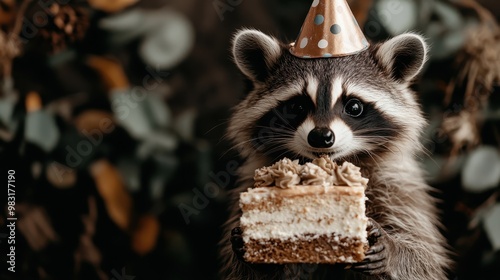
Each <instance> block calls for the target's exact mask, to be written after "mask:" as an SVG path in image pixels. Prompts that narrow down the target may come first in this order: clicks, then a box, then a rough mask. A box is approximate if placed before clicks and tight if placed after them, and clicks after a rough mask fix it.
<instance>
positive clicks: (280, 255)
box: [244, 234, 366, 264]
mask: <svg viewBox="0 0 500 280" xmlns="http://www.w3.org/2000/svg"><path fill="white" fill-rule="evenodd" d="M305 237H306V239H301V237H297V238H294V240H293V241H292V240H282V239H268V240H261V239H259V240H255V239H249V240H248V241H246V242H245V250H246V251H245V255H244V259H245V261H247V262H250V263H276V264H285V263H355V262H360V261H362V260H363V259H364V251H365V249H366V247H365V246H366V245H365V244H366V243H364V242H363V241H362V240H360V239H359V238H356V237H352V238H351V237H339V236H338V235H331V234H330V235H319V236H312V235H306V236H305Z"/></svg>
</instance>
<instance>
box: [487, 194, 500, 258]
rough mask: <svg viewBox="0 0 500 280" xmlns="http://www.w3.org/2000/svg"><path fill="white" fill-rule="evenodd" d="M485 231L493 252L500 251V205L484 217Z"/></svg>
mask: <svg viewBox="0 0 500 280" xmlns="http://www.w3.org/2000/svg"><path fill="white" fill-rule="evenodd" d="M483 222H484V229H485V231H486V235H487V236H488V238H489V239H490V242H491V245H492V246H493V250H495V251H496V250H499V249H500V203H497V204H496V205H495V206H493V207H492V208H491V209H490V210H489V211H488V213H487V214H486V215H485V217H484V221H483Z"/></svg>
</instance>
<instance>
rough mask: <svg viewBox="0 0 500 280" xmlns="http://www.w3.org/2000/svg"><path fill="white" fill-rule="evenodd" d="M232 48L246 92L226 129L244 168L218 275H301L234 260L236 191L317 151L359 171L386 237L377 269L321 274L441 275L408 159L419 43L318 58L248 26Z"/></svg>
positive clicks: (416, 118) (428, 200)
mask: <svg viewBox="0 0 500 280" xmlns="http://www.w3.org/2000/svg"><path fill="white" fill-rule="evenodd" d="M233 44H234V45H233V56H234V60H235V62H236V64H237V66H238V67H239V68H240V70H241V71H242V72H243V74H245V75H246V77H247V78H248V79H249V80H250V81H251V82H252V84H253V89H252V90H251V91H250V92H249V94H248V95H247V96H246V98H245V99H244V100H243V101H242V102H241V103H240V104H239V105H238V106H236V107H235V109H234V113H233V117H232V119H231V121H230V124H229V128H228V136H229V137H230V139H231V140H232V141H233V143H234V145H235V147H236V148H237V149H238V151H239V153H240V154H241V156H242V158H243V159H244V164H243V165H242V166H241V168H240V170H239V180H238V185H237V187H236V188H235V189H234V190H232V192H231V201H230V203H231V213H230V219H229V220H228V221H227V223H226V225H225V229H224V230H225V233H226V235H225V236H224V237H223V239H222V241H221V246H222V248H221V258H222V262H223V263H222V266H223V268H222V277H223V279H290V278H294V277H293V276H294V273H295V272H297V271H300V265H253V264H248V263H245V262H244V261H241V260H240V259H239V258H238V257H237V256H236V255H235V253H234V252H233V249H232V245H231V242H230V237H231V230H232V229H233V228H235V227H238V226H239V219H240V216H241V212H240V209H239V205H238V199H239V194H240V192H243V191H246V189H247V188H249V187H252V186H253V175H254V171H255V169H257V168H260V167H262V166H267V165H270V164H272V163H274V162H275V161H277V160H278V159H281V158H283V157H284V156H286V157H289V158H294V159H299V160H301V161H308V160H311V159H312V158H314V157H317V156H318V155H320V154H328V155H329V156H330V157H331V158H332V159H333V160H335V161H339V162H342V161H344V160H348V161H351V162H353V163H354V164H356V165H358V166H360V167H361V170H362V172H363V175H364V176H365V177H367V178H369V180H370V181H369V184H368V187H367V189H366V196H367V197H368V199H369V200H368V201H367V216H368V217H369V218H372V219H373V220H374V221H375V222H376V223H378V224H379V225H380V227H381V228H382V229H383V230H384V231H385V234H386V236H387V239H386V240H388V241H387V242H386V243H387V244H386V245H385V255H384V256H385V257H384V260H383V262H379V263H376V264H383V265H382V267H376V266H373V267H372V268H376V269H371V270H367V271H364V272H365V273H361V272H363V271H361V272H360V271H359V270H351V269H340V270H339V269H338V265H336V266H335V265H332V266H326V267H323V266H322V269H323V270H324V269H326V270H330V269H331V271H333V272H335V273H334V274H335V275H336V278H335V279H394V280H427V279H433V280H444V279H446V271H447V269H449V267H450V260H449V258H448V256H447V255H448V250H447V249H446V247H447V246H446V241H445V239H444V237H443V236H442V235H441V233H440V231H439V225H440V223H439V220H438V214H437V209H436V206H435V203H436V201H435V199H434V198H433V197H432V196H431V195H430V194H429V192H430V191H432V190H431V188H430V187H429V186H428V185H427V184H426V182H425V180H424V179H423V178H424V177H423V174H422V171H421V170H420V168H419V164H418V162H417V161H416V158H415V156H416V155H417V154H419V153H420V152H421V150H422V147H421V145H420V142H419V137H420V133H421V131H422V129H423V127H424V125H425V124H426V122H425V119H424V117H423V114H422V112H421V109H420V106H419V105H418V102H417V100H416V97H415V95H414V93H413V92H412V91H411V90H410V89H409V85H410V83H411V81H412V80H413V78H414V77H415V76H416V75H417V74H418V72H419V71H420V70H421V68H422V66H423V64H424V62H425V57H426V51H427V47H426V44H425V42H424V41H423V40H422V38H421V37H420V36H418V35H414V34H405V35H400V36H398V37H396V38H393V39H391V40H389V41H387V42H385V43H384V44H377V45H374V46H370V48H369V49H368V50H365V51H363V52H360V53H359V54H356V55H351V56H346V57H339V58H325V59H300V58H297V57H294V56H292V55H291V54H290V53H289V52H288V47H289V46H287V45H284V44H282V43H280V42H278V41H277V40H276V39H275V38H272V37H269V36H267V35H265V34H263V33H261V32H259V31H255V30H242V31H240V32H239V33H238V34H237V35H236V36H235V39H234V42H233ZM318 129H319V130H318ZM313 131H314V132H313ZM318 131H319V132H318ZM318 135H319V136H318ZM332 135H333V136H332ZM318 138H319V142H318ZM332 143H333V144H332Z"/></svg>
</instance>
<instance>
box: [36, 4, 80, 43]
mask: <svg viewBox="0 0 500 280" xmlns="http://www.w3.org/2000/svg"><path fill="white" fill-rule="evenodd" d="M49 16H50V17H51V18H50V19H49V22H48V24H47V25H46V26H45V27H44V28H43V29H41V30H40V35H41V36H42V37H43V38H44V39H45V40H47V41H49V43H50V44H51V47H52V51H53V52H58V51H61V50H63V49H66V48H67V47H68V45H70V44H73V43H75V42H77V41H80V40H82V39H83V38H84V37H85V33H86V32H87V29H88V27H89V18H88V15H87V11H86V10H85V9H83V8H82V7H73V6H71V5H61V4H58V3H53V4H52V5H51V6H50V7H49Z"/></svg>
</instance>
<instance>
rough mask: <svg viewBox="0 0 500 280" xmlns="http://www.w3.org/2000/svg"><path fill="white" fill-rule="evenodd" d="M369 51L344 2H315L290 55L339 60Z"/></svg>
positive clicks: (327, 0) (317, 0)
mask: <svg viewBox="0 0 500 280" xmlns="http://www.w3.org/2000/svg"><path fill="white" fill-rule="evenodd" d="M366 48H368V41H367V40H366V38H365V36H364V35H363V32H362V31H361V28H360V27H359V25H358V22H357V21H356V18H354V15H353V14H352V12H351V9H350V8H349V5H348V4H347V2H346V1H345V0H314V1H313V3H312V6H311V9H310V10H309V13H308V14H307V17H306V20H305V22H304V24H303V25H302V29H301V30H300V34H299V37H298V38H297V41H296V42H295V43H293V44H292V45H291V47H290V52H291V53H292V54H293V55H294V56H297V57H300V58H320V57H340V56H347V55H351V54H355V53H358V52H360V51H363V50H365V49H366Z"/></svg>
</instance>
